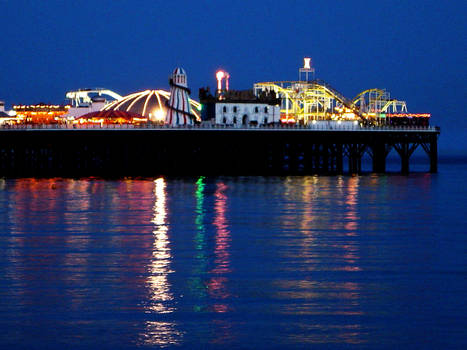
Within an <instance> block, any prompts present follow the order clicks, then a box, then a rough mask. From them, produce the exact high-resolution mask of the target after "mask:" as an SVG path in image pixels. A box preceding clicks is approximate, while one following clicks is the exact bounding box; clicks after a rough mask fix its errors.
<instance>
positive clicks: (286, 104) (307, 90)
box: [253, 59, 426, 125]
mask: <svg viewBox="0 0 467 350" xmlns="http://www.w3.org/2000/svg"><path fill="white" fill-rule="evenodd" d="M305 60H306V59H305ZM305 65H306V62H305ZM300 70H303V69H302V68H300ZM313 71H314V70H313ZM253 89H254V93H255V95H256V96H258V97H259V96H261V95H262V94H264V93H268V92H271V91H273V92H275V94H276V96H277V97H278V98H280V99H281V121H282V123H291V124H295V123H299V124H308V123H310V122H313V121H318V120H337V121H357V122H361V123H365V124H376V125H377V124H385V123H387V119H386V116H391V115H392V116H395V115H397V116H405V115H407V116H409V114H408V113H407V104H406V102H405V101H401V100H397V99H394V98H391V95H390V93H389V92H387V91H386V90H384V89H368V90H365V91H362V92H361V93H359V94H358V95H357V96H355V97H354V98H353V99H348V98H346V97H345V96H344V95H342V94H341V93H340V92H339V91H337V90H336V89H334V88H333V87H332V86H331V85H330V84H328V83H327V82H325V81H323V80H319V79H314V80H312V81H277V82H262V83H256V84H254V88H253ZM410 116H417V115H415V114H414V115H410ZM424 116H426V114H424Z"/></svg>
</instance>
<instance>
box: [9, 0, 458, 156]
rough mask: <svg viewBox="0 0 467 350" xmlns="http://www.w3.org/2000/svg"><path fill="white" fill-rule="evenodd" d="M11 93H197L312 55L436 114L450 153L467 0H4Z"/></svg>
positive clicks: (344, 88)
mask: <svg viewBox="0 0 467 350" xmlns="http://www.w3.org/2000/svg"><path fill="white" fill-rule="evenodd" d="M0 13H1V17H2V29H1V35H0V44H1V49H2V54H1V64H0V99H2V100H4V101H5V102H6V105H7V108H8V106H11V105H13V104H15V103H27V104H29V103H38V102H51V103H62V102H63V100H64V96H65V92H66V91H68V90H73V89H78V88H84V87H106V88H109V89H111V90H114V91H116V92H118V93H120V94H127V93H131V92H135V91H139V90H143V89H146V88H167V87H168V75H169V74H170V72H171V71H172V70H173V68H174V67H176V66H179V65H180V66H182V67H184V68H185V69H186V70H187V72H188V75H189V76H188V78H189V84H190V86H191V88H192V91H193V97H195V98H197V91H198V88H199V87H201V86H206V85H210V86H211V87H214V85H215V80H214V73H215V71H216V69H218V68H220V67H221V68H224V69H226V70H227V71H228V72H229V73H230V75H231V79H230V83H231V87H232V88H234V89H247V88H251V87H252V85H253V83H255V82H258V81H276V80H295V79H296V78H297V69H298V67H299V66H300V65H301V64H302V58H303V57H304V56H310V57H312V59H313V62H314V66H315V68H316V77H317V78H320V79H323V80H325V81H327V82H329V83H330V84H331V85H333V86H334V87H335V88H336V89H337V90H339V91H340V92H341V93H342V94H344V95H345V96H347V97H353V96H355V95H356V94H357V93H359V92H360V91H362V90H365V89H367V88H374V87H378V88H386V89H387V90H388V91H389V92H390V93H391V96H392V97H394V98H397V99H401V100H406V101H407V106H408V109H409V111H410V112H417V113H422V112H429V113H432V115H433V118H432V124H435V125H440V126H441V127H442V134H441V138H440V151H441V153H443V152H447V151H455V152H456V153H463V152H464V151H465V150H466V149H467V141H466V137H465V136H466V130H467V122H466V120H465V119H466V115H465V107H464V103H465V97H466V89H465V85H464V84H465V81H466V69H465V66H466V62H467V60H466V52H467V49H466V36H465V33H466V21H465V14H466V13H467V3H466V2H465V1H431V0H411V1H385V0H380V1H363V0H357V1H338V2H332V3H327V2H324V1H319V2H318V1H309V0H308V1H217V2H214V1H185V0H179V1H173V2H172V1H155V0H144V1H126V0H113V1H108V0H100V1H79V0H78V1H57V0H48V1H25V0H15V1H10V0H0Z"/></svg>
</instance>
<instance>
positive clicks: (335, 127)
mask: <svg viewBox="0 0 467 350" xmlns="http://www.w3.org/2000/svg"><path fill="white" fill-rule="evenodd" d="M132 129H133V130H134V129H137V130H141V129H151V130H264V131H267V130H271V131H289V130H290V131H292V130H301V131H305V130H310V131H433V132H439V130H440V129H439V127H437V126H409V125H403V126H389V125H385V126H362V125H354V124H350V125H349V124H347V123H345V124H308V125H222V124H212V125H211V124H203V125H180V126H171V125H157V124H140V125H135V124H102V125H101V124H17V125H0V130H132Z"/></svg>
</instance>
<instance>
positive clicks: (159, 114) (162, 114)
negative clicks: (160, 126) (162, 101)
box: [153, 109, 165, 122]
mask: <svg viewBox="0 0 467 350" xmlns="http://www.w3.org/2000/svg"><path fill="white" fill-rule="evenodd" d="M153 115H154V117H155V118H156V120H157V121H158V122H161V121H164V120H165V112H164V110H163V109H158V110H156V111H154V113H153Z"/></svg>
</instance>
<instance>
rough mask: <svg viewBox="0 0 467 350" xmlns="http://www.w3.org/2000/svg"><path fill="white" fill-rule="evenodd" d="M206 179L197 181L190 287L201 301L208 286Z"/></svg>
mask: <svg viewBox="0 0 467 350" xmlns="http://www.w3.org/2000/svg"><path fill="white" fill-rule="evenodd" d="M204 181H205V177H204V176H200V178H199V179H198V181H196V191H195V197H196V218H195V226H196V234H195V239H194V243H195V261H194V264H193V277H192V278H190V280H189V287H190V290H191V291H192V292H193V294H194V295H195V296H196V297H197V298H199V301H201V300H202V299H204V298H206V296H207V293H206V286H205V285H204V283H203V279H202V276H203V275H204V274H205V273H206V271H207V254H206V226H205V216H206V211H205V209H204V205H205V192H204V191H205V187H206V184H205V182H204ZM193 310H194V311H195V312H200V311H202V310H203V306H201V305H194V306H193Z"/></svg>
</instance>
